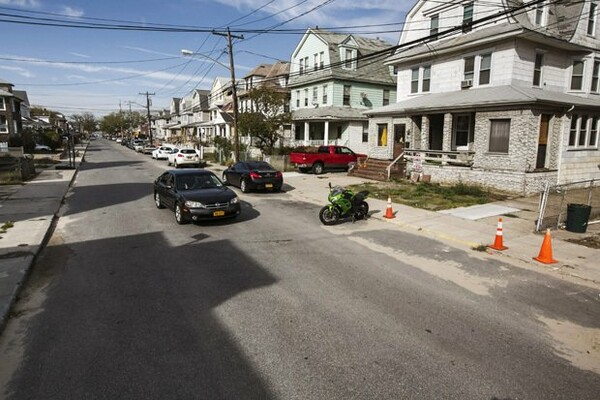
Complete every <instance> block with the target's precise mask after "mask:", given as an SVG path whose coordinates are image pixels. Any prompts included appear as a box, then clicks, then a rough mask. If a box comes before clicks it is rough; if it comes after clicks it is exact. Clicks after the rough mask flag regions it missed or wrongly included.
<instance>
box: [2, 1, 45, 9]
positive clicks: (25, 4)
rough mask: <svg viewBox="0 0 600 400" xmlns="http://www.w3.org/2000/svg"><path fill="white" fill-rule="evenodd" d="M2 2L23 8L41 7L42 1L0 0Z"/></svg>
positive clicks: (5, 4)
mask: <svg viewBox="0 0 600 400" xmlns="http://www.w3.org/2000/svg"><path fill="white" fill-rule="evenodd" d="M0 4H2V5H4V6H12V7H21V8H40V2H39V1H37V0H0Z"/></svg>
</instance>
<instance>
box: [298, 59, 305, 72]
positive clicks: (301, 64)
mask: <svg viewBox="0 0 600 400" xmlns="http://www.w3.org/2000/svg"><path fill="white" fill-rule="evenodd" d="M298 74H299V75H302V74H304V58H301V59H300V71H299V73H298Z"/></svg>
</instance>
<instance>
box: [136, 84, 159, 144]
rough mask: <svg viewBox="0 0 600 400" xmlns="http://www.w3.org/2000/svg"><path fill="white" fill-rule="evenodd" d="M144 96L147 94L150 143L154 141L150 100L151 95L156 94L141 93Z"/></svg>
mask: <svg viewBox="0 0 600 400" xmlns="http://www.w3.org/2000/svg"><path fill="white" fill-rule="evenodd" d="M139 94H140V95H142V96H146V110H147V111H148V136H149V137H150V144H152V143H153V140H152V120H151V117H150V105H151V104H152V103H151V101H150V96H154V95H155V93H148V92H146V93H139Z"/></svg>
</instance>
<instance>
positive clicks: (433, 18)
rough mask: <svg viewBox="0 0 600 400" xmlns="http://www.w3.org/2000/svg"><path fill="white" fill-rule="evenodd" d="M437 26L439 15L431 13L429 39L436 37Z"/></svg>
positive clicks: (438, 25) (438, 24)
mask: <svg viewBox="0 0 600 400" xmlns="http://www.w3.org/2000/svg"><path fill="white" fill-rule="evenodd" d="M439 27H440V16H439V15H438V14H435V15H432V16H431V19H430V20H429V36H431V39H437V34H438V30H439Z"/></svg>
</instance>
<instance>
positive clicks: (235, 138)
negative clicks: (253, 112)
mask: <svg viewBox="0 0 600 400" xmlns="http://www.w3.org/2000/svg"><path fill="white" fill-rule="evenodd" d="M228 33H229V31H228ZM227 38H228V43H229V46H228V48H229V66H227V65H225V64H223V63H222V62H221V61H219V60H217V59H215V58H212V57H210V56H207V55H206V54H202V53H196V52H193V51H191V50H187V49H182V50H181V54H182V55H183V56H187V57H191V56H199V57H204V58H206V59H208V60H210V61H212V62H214V63H216V64H219V65H220V66H222V67H223V68H225V69H228V70H229V72H230V73H231V100H232V102H233V149H234V153H233V157H234V161H236V162H237V161H240V137H239V134H238V99H237V85H236V84H235V68H234V66H233V52H232V50H231V36H229V35H228V37H227Z"/></svg>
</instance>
